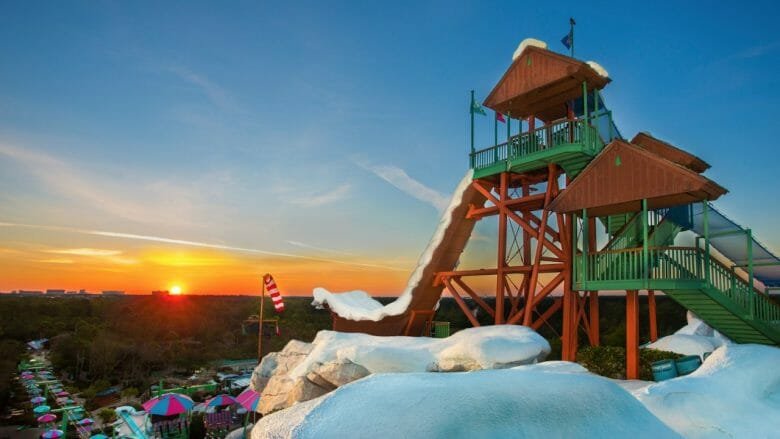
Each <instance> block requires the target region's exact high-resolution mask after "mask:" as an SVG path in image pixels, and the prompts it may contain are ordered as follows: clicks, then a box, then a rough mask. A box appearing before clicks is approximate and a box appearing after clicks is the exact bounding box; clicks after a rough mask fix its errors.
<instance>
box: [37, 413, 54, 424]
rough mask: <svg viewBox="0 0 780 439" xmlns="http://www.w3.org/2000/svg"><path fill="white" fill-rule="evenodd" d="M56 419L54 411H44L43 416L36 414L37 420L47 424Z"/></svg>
mask: <svg viewBox="0 0 780 439" xmlns="http://www.w3.org/2000/svg"><path fill="white" fill-rule="evenodd" d="M56 420H57V415H55V414H54V413H46V414H45V415H43V416H38V422H40V423H41V424H48V423H50V422H54V421H56Z"/></svg>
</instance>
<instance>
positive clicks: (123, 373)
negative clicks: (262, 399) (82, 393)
mask: <svg viewBox="0 0 780 439" xmlns="http://www.w3.org/2000/svg"><path fill="white" fill-rule="evenodd" d="M266 300H269V299H266ZM383 300H384V301H390V300H393V299H392V298H387V299H383ZM310 302H311V299H310V298H306V297H287V298H285V306H286V309H285V311H284V312H283V313H281V314H275V313H274V312H273V307H272V306H270V301H269V302H268V303H266V308H265V309H266V318H273V317H278V318H279V326H280V335H278V336H277V335H276V334H274V333H270V334H268V336H267V338H265V339H264V349H263V350H264V352H266V353H267V352H272V351H276V350H280V349H281V348H282V347H283V346H284V345H285V344H286V343H287V342H288V341H289V340H291V339H298V340H303V341H311V340H312V339H313V338H314V336H315V335H316V333H317V331H319V330H322V329H329V328H330V325H331V321H330V314H329V312H328V311H326V310H316V309H314V308H313V307H312V306H311V305H310ZM600 303H601V305H600V308H601V313H600V320H601V328H602V332H601V334H602V344H603V345H606V346H617V347H621V346H623V345H624V343H625V341H624V340H625V339H624V337H625V323H624V320H625V317H624V312H625V311H624V305H623V304H624V300H623V298H622V297H609V296H605V297H602V298H601V302H600ZM642 305H643V308H642V310H641V312H642V314H643V317H642V328H641V330H640V332H641V334H643V335H644V336H645V338H647V334H648V329H647V318H646V317H645V316H646V304H645V302H644V299H643V302H642ZM258 308H259V298H258V297H251V296H194V295H193V296H165V297H153V296H124V297H101V296H90V297H62V298H60V297H57V298H51V297H50V298H47V297H18V296H0V407H1V406H4V405H5V401H6V400H7V398H8V392H9V389H10V383H11V379H12V377H13V375H14V373H15V369H16V365H17V363H18V361H19V360H20V359H21V358H22V356H23V355H24V354H25V352H26V347H25V343H26V342H27V341H30V340H33V339H40V338H47V339H49V349H50V359H51V360H52V363H53V365H54V367H55V369H56V370H57V371H58V372H60V373H64V374H65V375H66V376H67V378H68V379H69V380H70V382H71V383H72V385H73V387H75V388H78V389H81V390H83V389H86V388H88V387H89V386H90V385H91V384H93V383H96V382H99V383H105V384H106V385H107V384H110V385H119V386H121V387H123V388H135V389H146V388H148V386H149V385H151V384H152V383H154V382H156V380H158V379H159V378H160V377H164V376H168V375H170V374H172V373H178V374H187V373H191V371H193V370H195V369H197V368H200V367H204V366H206V365H209V364H211V363H212V362H214V361H216V360H224V359H246V358H254V357H256V356H257V334H256V332H255V331H256V326H255V328H254V330H253V331H250V332H248V333H246V334H244V331H242V323H243V321H244V320H245V319H246V318H247V317H249V316H250V315H253V314H258ZM269 310H270V311H269ZM478 317H479V319H480V320H481V321H482V322H483V323H486V324H488V323H489V320H488V319H489V316H488V315H486V314H484V313H483V314H481V315H479V316H478ZM436 320H438V321H447V322H450V326H451V332H455V331H457V330H460V329H462V328H465V327H468V326H469V324H468V321H467V319H466V318H465V316H464V315H463V314H462V312H461V311H460V309H459V308H458V307H457V305H456V304H455V302H454V301H453V300H452V299H448V298H447V299H443V300H442V301H441V304H440V307H439V309H438V311H437V314H436ZM658 321H659V322H658V323H659V333H660V334H661V335H664V334H669V333H671V332H673V331H674V330H676V329H678V328H679V327H681V326H683V325H684V324H685V310H684V309H683V308H682V307H680V306H679V305H677V304H676V303H675V302H673V301H671V300H668V299H666V298H665V297H659V298H658ZM539 332H540V333H541V334H542V335H543V336H545V337H546V338H548V340H550V342H551V345H552V346H553V353H552V355H551V356H550V359H558V358H560V341H559V338H558V337H559V332H560V313H559V314H558V315H557V316H556V317H554V318H553V319H551V321H550V324H549V325H545V326H543V327H541V328H540V329H539ZM583 343H584V340H583ZM97 390H100V389H97Z"/></svg>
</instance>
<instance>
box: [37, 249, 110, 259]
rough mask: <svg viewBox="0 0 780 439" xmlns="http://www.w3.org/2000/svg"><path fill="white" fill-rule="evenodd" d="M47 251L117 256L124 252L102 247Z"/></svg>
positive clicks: (80, 254)
mask: <svg viewBox="0 0 780 439" xmlns="http://www.w3.org/2000/svg"><path fill="white" fill-rule="evenodd" d="M46 253H57V254H61V255H76V256H91V257H102V256H116V255H119V254H121V253H122V251H121V250H105V249H100V248H63V249H55V250H46Z"/></svg>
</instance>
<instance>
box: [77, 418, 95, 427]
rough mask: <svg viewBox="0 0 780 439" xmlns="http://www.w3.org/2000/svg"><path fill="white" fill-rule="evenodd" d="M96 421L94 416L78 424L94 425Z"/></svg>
mask: <svg viewBox="0 0 780 439" xmlns="http://www.w3.org/2000/svg"><path fill="white" fill-rule="evenodd" d="M94 423H95V421H93V420H92V418H84V419H82V420H80V421H79V422H78V424H79V425H81V426H87V425H92V424H94Z"/></svg>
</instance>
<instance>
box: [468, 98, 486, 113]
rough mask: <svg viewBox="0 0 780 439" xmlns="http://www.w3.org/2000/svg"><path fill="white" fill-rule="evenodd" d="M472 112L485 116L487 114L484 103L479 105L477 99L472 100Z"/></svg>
mask: <svg viewBox="0 0 780 439" xmlns="http://www.w3.org/2000/svg"><path fill="white" fill-rule="evenodd" d="M471 114H481V115H483V116H487V113H485V109H484V108H482V105H479V104H478V103H477V102H476V101H471Z"/></svg>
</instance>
